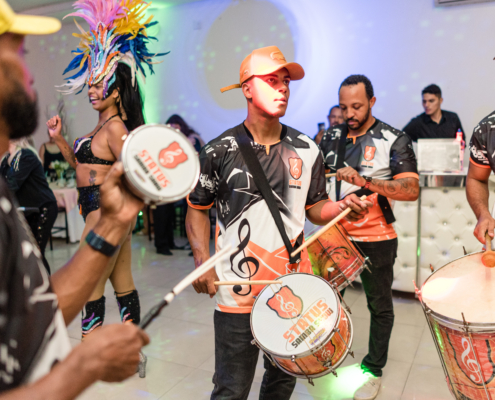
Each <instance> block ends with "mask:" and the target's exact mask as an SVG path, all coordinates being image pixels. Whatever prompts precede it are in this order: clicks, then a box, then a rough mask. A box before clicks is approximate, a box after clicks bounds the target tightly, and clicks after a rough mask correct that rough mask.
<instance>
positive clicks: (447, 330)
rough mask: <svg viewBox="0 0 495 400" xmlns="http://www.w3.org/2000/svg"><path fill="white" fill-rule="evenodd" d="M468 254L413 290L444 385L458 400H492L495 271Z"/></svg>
mask: <svg viewBox="0 0 495 400" xmlns="http://www.w3.org/2000/svg"><path fill="white" fill-rule="evenodd" d="M482 254H483V253H482V252H479V253H473V254H468V255H466V256H464V257H461V258H459V259H457V260H454V261H451V262H450V263H448V264H446V265H444V266H443V267H441V268H439V269H437V270H436V271H435V272H434V273H433V274H432V275H430V277H429V278H428V279H427V280H426V281H425V283H424V284H423V286H422V288H421V290H418V289H416V293H417V294H418V297H419V300H420V301H421V305H422V306H423V310H424V312H425V316H426V320H427V322H428V326H429V328H430V331H431V334H432V336H433V341H434V342H435V346H436V348H437V351H438V355H439V357H440V361H441V364H442V367H443V370H444V373H445V379H446V382H447V384H448V386H449V389H450V391H451V393H452V395H453V396H454V398H456V399H460V400H495V307H494V306H495V270H493V269H490V268H486V267H485V266H484V265H483V264H482V262H481V256H482Z"/></svg>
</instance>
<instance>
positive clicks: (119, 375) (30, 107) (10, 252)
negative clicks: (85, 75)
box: [0, 0, 149, 400]
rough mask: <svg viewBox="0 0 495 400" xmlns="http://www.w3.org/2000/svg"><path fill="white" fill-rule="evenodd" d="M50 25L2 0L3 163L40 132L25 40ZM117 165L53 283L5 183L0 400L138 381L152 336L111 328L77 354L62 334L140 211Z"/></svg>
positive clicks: (1, 187)
mask: <svg viewBox="0 0 495 400" xmlns="http://www.w3.org/2000/svg"><path fill="white" fill-rule="evenodd" d="M60 26H61V24H60V22H59V21H58V20H56V19H54V18H46V17H37V16H27V15H16V14H15V13H14V12H13V11H12V9H11V8H10V7H9V5H8V4H7V3H6V2H5V0H0V87H1V88H2V91H1V92H0V154H4V153H5V152H6V151H7V150H8V147H9V140H11V139H15V138H20V137H23V136H26V135H30V134H31V133H33V131H34V129H35V128H36V123H37V102H36V93H35V91H34V89H33V87H32V84H33V78H32V76H31V74H30V72H29V69H28V67H27V65H26V64H25V61H24V58H23V54H24V35H26V34H50V33H54V32H57V31H58V30H59V29H60ZM122 173H123V168H122V164H121V163H115V164H114V166H113V168H112V170H111V171H110V172H109V174H108V176H107V180H106V181H105V183H104V184H103V185H102V187H101V209H102V215H101V218H100V221H99V222H98V225H97V226H96V227H95V229H94V231H95V234H96V235H97V237H96V240H93V241H92V242H91V243H88V245H87V246H84V247H83V248H82V249H80V250H79V251H78V252H77V253H76V254H75V255H74V256H73V257H72V259H71V260H70V261H69V262H68V263H67V264H66V265H65V266H64V267H62V268H61V269H60V270H59V271H57V272H56V273H54V274H53V275H52V276H51V278H50V277H49V276H48V275H47V273H46V270H45V268H44V266H43V264H42V262H41V259H40V256H41V254H40V251H39V250H38V248H37V247H36V244H35V242H34V241H33V240H32V238H31V235H30V234H29V233H28V232H27V230H28V228H26V226H27V225H26V223H25V221H23V218H22V217H19V215H18V213H17V209H16V202H15V200H14V198H13V195H12V193H10V191H9V189H8V187H7V184H6V182H5V181H4V179H3V178H0V400H10V399H30V400H37V399H74V398H76V397H77V396H78V395H79V394H80V393H81V392H82V391H83V390H84V389H85V388H87V387H88V386H90V385H91V384H92V383H94V382H96V381H98V380H104V381H110V382H115V381H122V380H124V379H126V378H127V377H129V376H131V375H133V374H134V373H136V367H137V365H138V363H139V351H140V349H141V347H142V346H143V345H145V344H147V343H148V341H149V339H148V337H147V335H146V334H145V333H144V332H142V331H141V330H140V329H139V328H137V327H136V326H134V325H133V324H130V325H122V324H115V325H108V326H107V327H104V328H101V330H99V332H96V333H94V336H92V337H91V338H89V339H88V340H87V341H85V342H84V344H81V345H79V346H76V347H75V348H74V349H72V346H71V343H70V341H69V336H68V333H67V328H66V325H67V324H69V323H70V322H71V321H72V320H73V319H74V318H75V317H76V316H77V315H78V314H79V313H80V312H81V310H82V308H83V306H84V304H85V303H86V301H87V300H88V299H89V296H90V295H91V293H92V291H93V289H94V288H95V287H96V284H97V282H98V280H99V278H100V277H101V275H102V274H103V272H104V271H105V268H106V266H107V264H108V261H109V260H110V258H111V256H112V254H113V252H114V251H115V249H116V248H117V246H115V244H117V243H119V242H120V240H121V238H122V237H123V235H124V234H126V226H128V224H130V223H131V221H132V220H133V219H134V218H135V217H136V215H137V213H138V211H139V210H140V209H141V208H142V202H141V201H140V200H138V199H136V198H135V197H134V196H133V195H131V194H130V193H129V192H128V191H127V190H125V189H123V188H122V186H121V182H120V180H121V176H122Z"/></svg>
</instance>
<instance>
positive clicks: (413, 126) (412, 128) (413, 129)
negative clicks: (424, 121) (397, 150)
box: [402, 118, 418, 142]
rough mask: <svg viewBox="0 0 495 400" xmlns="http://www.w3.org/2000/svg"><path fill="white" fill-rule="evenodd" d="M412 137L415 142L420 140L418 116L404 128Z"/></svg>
mask: <svg viewBox="0 0 495 400" xmlns="http://www.w3.org/2000/svg"><path fill="white" fill-rule="evenodd" d="M402 130H403V131H404V132H406V133H407V135H408V136H409V137H410V138H411V140H412V141H413V142H417V141H418V128H417V123H416V118H413V119H412V120H410V121H409V123H408V124H407V125H406V126H405V127H404V129H402Z"/></svg>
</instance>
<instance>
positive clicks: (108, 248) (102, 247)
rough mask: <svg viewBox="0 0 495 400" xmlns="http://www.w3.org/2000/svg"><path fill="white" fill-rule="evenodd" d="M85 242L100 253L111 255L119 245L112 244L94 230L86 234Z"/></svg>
mask: <svg viewBox="0 0 495 400" xmlns="http://www.w3.org/2000/svg"><path fill="white" fill-rule="evenodd" d="M86 242H87V243H88V244H89V245H90V246H91V247H92V248H93V249H94V250H96V251H99V252H100V253H102V254H104V255H106V256H108V257H112V256H113V255H114V254H115V253H116V252H117V250H118V249H119V248H120V246H118V245H117V246H114V245H113V244H110V243H108V242H107V241H106V240H105V239H104V238H103V237H101V236H100V235H97V234H96V233H95V232H94V231H90V232H89V233H88V235H87V236H86Z"/></svg>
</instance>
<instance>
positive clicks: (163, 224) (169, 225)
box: [153, 114, 205, 256]
mask: <svg viewBox="0 0 495 400" xmlns="http://www.w3.org/2000/svg"><path fill="white" fill-rule="evenodd" d="M165 123H166V124H167V125H170V126H171V127H172V128H174V129H178V130H179V131H181V132H182V133H183V134H184V135H186V136H187V138H188V139H189V141H190V142H191V144H192V145H193V146H194V148H195V149H196V151H197V152H198V153H199V152H200V151H201V149H202V147H203V146H204V145H205V143H204V142H203V139H201V136H199V134H197V133H196V132H195V131H194V130H192V129H191V128H190V127H189V125H188V124H187V123H186V121H184V119H183V118H182V117H181V116H180V115H177V114H174V115H172V116H170V118H169V119H168V120H167V122H165ZM176 206H179V207H183V208H187V204H186V202H185V201H184V200H180V201H178V202H176V203H172V204H163V205H161V206H157V207H156V208H155V209H154V210H153V228H154V232H155V247H156V252H157V253H158V254H163V255H165V256H172V255H173V253H172V252H171V251H170V250H173V249H180V250H191V246H190V245H189V243H187V244H186V245H185V246H183V247H178V246H176V245H175V242H174V220H175V207H176ZM184 211H185V210H184ZM189 255H190V256H192V253H190V254H189Z"/></svg>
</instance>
